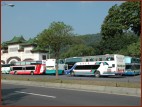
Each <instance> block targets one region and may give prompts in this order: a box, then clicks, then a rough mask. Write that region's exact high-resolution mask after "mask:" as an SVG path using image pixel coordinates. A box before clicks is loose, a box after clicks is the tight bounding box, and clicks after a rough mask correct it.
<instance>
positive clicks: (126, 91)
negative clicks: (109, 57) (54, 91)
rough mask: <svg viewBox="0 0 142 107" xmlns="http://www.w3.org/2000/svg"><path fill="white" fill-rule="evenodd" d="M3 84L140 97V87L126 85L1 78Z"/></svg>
mask: <svg viewBox="0 0 142 107" xmlns="http://www.w3.org/2000/svg"><path fill="white" fill-rule="evenodd" d="M1 82H2V83H5V84H15V85H28V86H37V87H50V88H64V89H72V90H80V91H81V90H82V91H94V92H99V93H109V94H119V95H127V96H137V97H141V89H140V88H126V87H108V86H97V85H80V84H65V83H49V82H35V81H16V80H1Z"/></svg>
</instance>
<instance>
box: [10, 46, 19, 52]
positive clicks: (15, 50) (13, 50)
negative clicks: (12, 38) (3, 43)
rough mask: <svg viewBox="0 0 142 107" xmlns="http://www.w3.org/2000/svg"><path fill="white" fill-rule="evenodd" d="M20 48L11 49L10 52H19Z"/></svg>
mask: <svg viewBox="0 0 142 107" xmlns="http://www.w3.org/2000/svg"><path fill="white" fill-rule="evenodd" d="M17 51H18V47H13V48H9V52H17Z"/></svg>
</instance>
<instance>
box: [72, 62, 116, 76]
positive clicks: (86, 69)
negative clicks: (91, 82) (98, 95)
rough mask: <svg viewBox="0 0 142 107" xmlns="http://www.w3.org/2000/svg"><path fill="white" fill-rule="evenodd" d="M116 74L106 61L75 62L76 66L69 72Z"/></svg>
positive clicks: (74, 73)
mask: <svg viewBox="0 0 142 107" xmlns="http://www.w3.org/2000/svg"><path fill="white" fill-rule="evenodd" d="M118 74H119V73H117V72H116V71H113V68H112V66H109V64H108V63H107V61H94V62H77V63H76V67H75V68H74V69H73V70H72V71H71V72H70V75H71V76H75V75H94V76H95V77H100V76H114V75H118Z"/></svg>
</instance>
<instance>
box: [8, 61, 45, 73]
mask: <svg viewBox="0 0 142 107" xmlns="http://www.w3.org/2000/svg"><path fill="white" fill-rule="evenodd" d="M45 71H46V62H45V61H26V62H16V63H15V65H14V66H11V71H10V74H27V75H34V74H44V73H45Z"/></svg>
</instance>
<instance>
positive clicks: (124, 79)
mask: <svg viewBox="0 0 142 107" xmlns="http://www.w3.org/2000/svg"><path fill="white" fill-rule="evenodd" d="M2 76H4V77H9V76H11V77H13V78H14V77H20V78H24V77H28V78H45V79H46V78H56V76H55V75H11V74H2ZM59 79H66V80H98V81H114V82H137V83H140V82H141V75H137V76H112V77H101V78H95V77H93V76H75V77H71V76H69V75H59Z"/></svg>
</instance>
